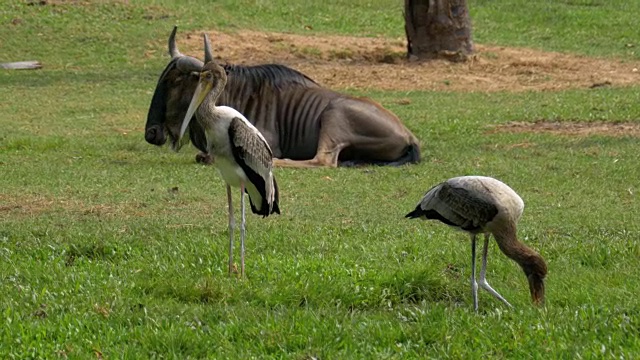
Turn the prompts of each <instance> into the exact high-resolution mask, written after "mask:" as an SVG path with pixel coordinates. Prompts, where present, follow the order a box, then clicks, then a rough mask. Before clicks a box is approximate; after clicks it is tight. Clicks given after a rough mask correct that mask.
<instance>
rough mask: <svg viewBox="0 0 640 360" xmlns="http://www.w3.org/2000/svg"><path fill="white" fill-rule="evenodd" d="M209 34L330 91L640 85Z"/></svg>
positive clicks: (561, 59) (387, 44)
mask: <svg viewBox="0 0 640 360" xmlns="http://www.w3.org/2000/svg"><path fill="white" fill-rule="evenodd" d="M207 33H208V34H209V36H210V38H211V41H212V45H213V51H214V56H216V58H218V59H219V60H220V61H222V62H228V63H233V64H244V65H252V64H261V63H280V64H285V65H288V66H291V67H293V68H295V69H298V70H300V71H302V72H303V73H305V74H307V75H309V76H310V77H312V78H313V79H315V80H316V81H318V82H319V83H321V84H323V85H325V86H327V87H330V88H334V89H349V88H353V89H365V90H370V89H380V90H401V91H410V90H437V91H447V90H449V91H528V90H534V91H548V90H563V89H568V88H592V87H603V86H630V85H638V84H640V61H622V60H615V59H598V58H590V57H585V56H577V55H569V54H561V53H553V52H543V51H538V50H532V49H524V48H507V47H500V46H486V45H476V50H477V54H476V55H475V56H474V57H473V58H472V60H471V61H468V62H466V63H449V62H447V61H432V62H426V63H420V62H411V61H409V60H407V59H405V53H406V40H405V39H404V38H397V39H390V38H362V37H348V36H325V35H313V36H303V35H294V34H284V33H273V32H256V31H238V32H235V33H223V32H219V31H207ZM201 34H202V31H197V32H192V33H182V34H181V33H178V38H177V42H178V47H179V48H180V49H181V51H182V52H183V53H185V54H190V55H192V56H196V57H198V58H200V59H202V57H203V50H202V35H201ZM165 51H166V50H165Z"/></svg>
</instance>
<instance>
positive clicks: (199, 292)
mask: <svg viewBox="0 0 640 360" xmlns="http://www.w3.org/2000/svg"><path fill="white" fill-rule="evenodd" d="M470 6H471V12H472V16H473V19H474V26H475V38H476V41H477V42H478V43H487V44H500V45H504V46H527V47H533V48H539V49H544V50H554V51H564V52H575V53H581V54H586V55H590V56H602V57H617V58H622V59H626V60H637V59H638V58H639V54H638V50H637V49H638V46H640V43H639V42H638V36H637V30H634V29H635V28H636V25H635V24H636V22H637V19H636V17H637V14H638V13H639V12H640V5H639V4H638V3H635V2H624V1H608V2H606V1H597V0H589V1H586V0H584V1H582V0H580V1H577V0H572V1H551V0H546V1H540V2H535V3H532V2H525V1H519V0H510V1H500V2H496V1H476V2H471V4H470ZM401 11H402V2H396V1H389V0H376V1H362V0H358V1H335V2H331V4H329V3H328V2H320V1H312V2H309V1H291V0H288V1H284V0H281V1H229V0H225V1H219V2H215V3H212V4H209V2H205V1H188V2H181V3H180V4H179V5H174V4H173V2H169V1H141V2H131V3H129V2H118V1H116V2H98V3H95V4H94V3H91V4H87V3H84V2H57V1H51V2H49V4H47V5H45V6H29V5H26V3H25V2H22V1H10V2H8V3H7V4H4V5H2V6H1V7H0V21H1V23H2V26H0V60H1V61H2V62H4V61H19V60H32V59H36V60H40V61H42V62H43V63H44V64H45V67H44V68H43V69H42V70H39V71H22V72H21V71H14V72H9V71H3V72H0V99H2V101H0V128H1V129H3V130H2V131H0V174H1V175H0V179H1V182H0V185H1V186H0V217H1V221H2V223H1V226H0V311H1V312H2V315H3V318H4V319H5V320H4V324H3V325H2V327H1V328H0V336H1V337H0V358H8V359H11V358H15V359H24V358H58V357H59V358H78V359H84V358H96V357H98V358H100V357H104V358H181V359H183V358H207V357H208V358H216V359H219V358H242V359H245V358H260V359H262V358H297V359H311V358H319V359H336V358H341V359H345V358H369V359H370V358H448V357H450V358H480V357H489V358H545V359H549V358H571V359H573V358H579V357H582V358H600V357H602V358H610V357H615V358H636V357H638V356H640V301H638V296H637V294H638V293H640V280H639V277H638V264H639V261H640V225H639V222H638V217H639V215H640V204H639V203H638V192H639V191H640V187H639V186H638V184H640V180H638V179H640V165H639V164H640V161H639V159H638V153H639V150H640V147H639V144H638V139H637V138H635V137H632V136H616V137H613V136H605V135H597V134H596V135H592V136H568V135H554V134H545V133H492V132H489V131H488V130H490V129H491V128H492V126H495V125H498V124H502V123H507V122H510V121H526V122H533V121H537V120H540V119H550V120H554V121H560V122H569V121H583V122H593V121H605V122H634V123H638V122H639V120H638V118H639V114H640V105H638V104H639V102H638V99H640V87H639V86H635V87H627V88H617V87H608V88H599V89H587V90H566V91H559V92H521V93H506V92H504V93H503V92H500V93H474V92H471V93H454V92H441V93H439V92H429V91H412V92H368V93H358V95H367V96H370V97H372V98H373V99H375V100H377V101H379V102H381V103H382V104H383V105H385V106H386V107H388V108H389V109H390V110H392V111H393V112H395V113H396V114H398V116H399V117H400V118H401V119H403V121H404V122H405V123H406V124H407V126H408V127H409V128H410V129H411V130H412V131H413V132H414V133H415V134H416V135H417V136H418V137H419V138H420V139H421V141H422V145H423V156H424V161H423V162H422V163H420V164H419V165H414V166H403V167H399V168H381V167H365V168H355V169H354V168H338V169H316V170H297V169H277V170H276V176H277V178H278V182H279V185H280V190H281V196H282V197H281V209H282V215H280V216H273V217H269V218H266V219H262V218H259V217H257V216H249V217H248V244H247V246H248V248H247V251H248V252H247V275H248V276H247V279H246V280H239V279H237V278H235V277H229V276H228V275H227V273H226V259H227V241H228V240H227V239H228V237H227V215H226V195H225V191H224V184H223V183H222V181H221V180H220V179H219V177H218V176H217V174H216V173H215V171H214V170H213V169H212V168H209V167H206V166H202V165H196V164H194V162H193V156H194V154H195V151H193V149H191V148H187V149H185V150H183V151H182V152H180V153H177V154H176V153H172V152H171V151H169V150H168V149H167V148H156V147H153V146H151V145H148V144H147V143H146V142H145V141H144V137H143V129H144V122H145V120H146V113H147V109H148V105H149V102H150V99H151V94H152V91H153V89H154V87H155V83H156V81H157V76H158V74H159V73H160V72H161V71H162V69H163V67H164V65H165V64H166V61H167V56H166V53H165V52H166V48H165V47H166V45H165V44H166V36H167V34H168V32H169V31H170V30H171V27H172V26H173V25H174V24H179V25H180V26H181V27H182V28H181V29H184V30H185V31H188V30H194V29H204V28H212V29H213V28H216V29H228V30H229V31H233V30H235V29H244V28H250V29H256V30H274V31H286V32H297V33H303V34H309V35H313V34H314V33H317V34H322V33H339V34H350V35H359V36H374V35H375V36H394V37H398V36H402V34H403V28H402V26H403V23H402V17H401ZM305 25H311V28H312V30H305ZM181 31H182V30H181ZM310 75H311V76H313V74H310ZM399 98H403V99H408V100H409V101H408V105H400V104H399V103H398V101H396V100H397V99H399ZM464 174H482V175H489V176H494V177H497V178H500V179H502V180H503V181H505V182H506V183H508V184H509V185H511V186H512V187H513V188H514V189H515V190H516V191H518V192H519V193H520V194H521V195H522V197H523V198H524V200H525V203H526V208H525V212H524V216H523V218H522V220H521V223H520V227H519V234H520V238H521V239H522V240H523V241H524V242H526V243H527V244H529V245H530V246H532V247H533V248H535V249H537V250H538V251H539V252H540V253H541V254H542V256H544V258H545V259H546V261H547V263H548V266H549V274H548V278H547V302H546V306H545V307H543V308H534V307H532V306H531V304H530V299H529V294H528V289H527V282H526V279H525V277H524V276H523V273H522V271H521V270H520V268H519V267H518V266H517V265H516V264H515V263H513V262H512V261H511V260H509V259H507V258H505V257H504V256H503V255H502V254H500V252H499V250H498V249H497V247H496V246H495V245H492V247H491V249H490V255H489V273H488V279H489V281H490V283H491V284H492V285H493V286H494V287H495V288H496V289H497V290H498V291H499V292H500V293H501V294H502V295H504V296H505V297H506V298H507V299H508V300H509V301H510V302H511V303H512V304H513V305H514V306H515V308H514V309H507V308H505V307H504V306H503V305H502V304H501V303H499V302H498V301H496V300H495V299H493V298H491V297H490V296H489V295H488V294H487V293H485V292H481V293H480V312H479V313H478V314H476V313H474V312H473V309H472V304H471V294H470V291H469V280H468V278H469V274H470V250H469V241H468V239H467V237H466V236H465V235H464V234H461V233H457V232H454V231H452V230H450V229H448V228H447V227H445V226H443V225H441V224H437V223H426V222H418V221H409V220H405V219H404V218H403V216H404V214H405V213H407V212H408V211H410V210H411V209H413V207H414V206H415V204H416V202H417V201H418V200H419V199H420V197H421V196H422V194H423V193H424V191H425V190H427V189H428V188H429V187H430V186H432V185H433V184H435V183H437V182H440V181H442V180H444V179H446V178H449V177H452V176H458V175H464ZM236 199H237V198H236ZM236 203H237V200H236Z"/></svg>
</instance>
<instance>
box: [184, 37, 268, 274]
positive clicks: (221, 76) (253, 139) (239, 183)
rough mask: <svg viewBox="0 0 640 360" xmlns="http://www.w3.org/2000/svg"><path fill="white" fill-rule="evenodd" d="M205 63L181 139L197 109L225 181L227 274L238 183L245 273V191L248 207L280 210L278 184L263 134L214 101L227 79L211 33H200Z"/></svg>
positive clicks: (256, 210)
mask: <svg viewBox="0 0 640 360" xmlns="http://www.w3.org/2000/svg"><path fill="white" fill-rule="evenodd" d="M204 48H205V65H204V67H203V68H202V70H201V71H200V79H199V81H198V86H197V88H196V90H195V93H194V94H193V98H192V99H191V103H190V104H189V109H188V110H187V114H186V115H185V117H184V120H183V122H182V128H181V129H180V138H182V137H183V135H184V133H185V131H186V130H187V128H188V126H189V122H190V121H191V118H192V117H193V114H194V113H195V114H196V119H197V121H198V123H199V124H200V125H201V126H202V128H203V129H204V130H205V135H206V139H207V148H208V151H209V154H212V155H213V157H214V165H215V166H216V168H217V169H218V171H219V172H220V175H221V176H222V178H223V179H224V181H225V182H226V183H227V201H228V204H229V273H231V272H232V269H233V230H234V228H235V219H234V217H233V206H232V200H231V199H232V196H231V186H234V187H239V188H240V208H241V212H242V221H241V223H240V264H241V265H240V269H241V270H240V274H241V277H244V238H245V210H244V208H245V204H244V193H245V192H246V193H248V194H249V203H250V204H251V211H253V213H254V214H259V215H262V216H263V217H265V216H269V215H270V214H272V213H278V214H279V213H280V208H279V207H278V185H277V183H276V179H275V177H274V176H273V173H272V171H271V170H272V167H273V155H272V152H271V149H270V148H269V144H268V143H267V141H266V140H265V139H264V137H263V136H262V134H260V132H259V131H258V129H256V128H255V127H254V126H253V125H251V123H250V122H249V121H248V120H247V119H246V118H245V117H244V116H243V115H242V114H241V113H240V112H238V111H237V110H235V109H233V108H230V107H228V106H216V100H217V99H218V96H220V93H221V92H222V90H223V89H224V87H225V85H226V83H227V75H226V73H225V70H224V69H223V68H222V67H221V66H219V65H217V64H216V63H215V62H214V61H213V55H212V53H211V46H210V45H209V38H208V36H207V35H206V34H205V35H204Z"/></svg>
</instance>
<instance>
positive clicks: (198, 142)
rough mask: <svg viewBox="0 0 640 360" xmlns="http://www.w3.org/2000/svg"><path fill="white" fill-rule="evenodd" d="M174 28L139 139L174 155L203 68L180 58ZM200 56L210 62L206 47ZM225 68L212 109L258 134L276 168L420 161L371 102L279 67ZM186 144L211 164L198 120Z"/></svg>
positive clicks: (403, 132)
mask: <svg viewBox="0 0 640 360" xmlns="http://www.w3.org/2000/svg"><path fill="white" fill-rule="evenodd" d="M176 30H177V27H174V28H173V31H172V32H171V36H169V54H170V55H171V61H170V62H169V65H167V67H166V68H165V69H164V71H163V72H162V75H161V76H160V80H158V85H157V86H156V90H155V93H154V94H153V99H152V100H151V106H150V107H149V113H148V115H147V124H146V126H145V139H146V141H147V142H149V143H150V144H154V145H163V144H164V143H165V142H166V140H167V139H166V135H165V133H166V134H167V135H168V136H169V138H170V139H171V146H172V148H173V149H175V150H176V151H177V150H179V149H180V147H181V146H182V145H183V143H178V139H179V136H178V135H179V132H180V125H181V123H182V119H183V118H184V116H185V115H186V112H187V108H188V107H189V101H190V100H191V97H192V96H193V93H194V91H195V88H196V85H197V82H198V77H197V74H198V72H199V71H200V70H201V69H202V67H203V65H204V64H203V63H202V62H201V61H200V60H198V59H196V58H193V57H190V56H186V55H183V54H182V53H180V51H179V50H178V48H177V46H176V42H175V35H176ZM205 51H206V52H207V53H208V55H211V58H213V55H212V54H211V48H207V49H205ZM223 67H224V69H225V71H226V72H227V76H228V82H227V86H226V88H225V90H224V92H223V93H222V94H221V96H220V97H219V99H218V102H217V104H218V105H226V106H230V107H232V108H235V109H236V110H238V111H239V112H241V113H242V114H244V115H245V116H246V118H247V119H249V121H251V122H252V123H253V124H254V125H255V126H256V128H258V130H260V132H261V133H262V135H263V136H264V137H265V139H266V140H267V142H268V143H269V145H270V147H271V149H272V151H273V156H274V158H275V159H274V165H276V166H290V167H317V166H328V167H335V166H338V165H342V166H348V165H359V164H378V165H401V164H405V163H417V162H418V161H420V147H419V145H418V140H417V139H416V137H415V136H414V135H413V134H412V133H411V132H410V131H409V130H408V129H407V128H406V127H405V126H404V125H403V124H402V122H400V120H399V119H398V118H397V117H396V116H395V115H394V114H393V113H391V112H390V111H388V110H387V109H385V108H383V107H382V106H381V105H379V104H378V103H376V102H374V101H372V100H370V99H367V98H356V97H352V96H349V95H344V94H340V93H338V92H335V91H333V90H329V89H326V88H323V87H321V86H320V85H319V84H318V83H316V82H315V81H313V80H311V79H310V78H309V77H307V76H305V75H304V74H302V73H300V72H298V71H296V70H293V69H291V68H288V67H286V66H283V65H275V64H268V65H257V66H239V65H223ZM185 139H190V140H191V142H192V143H193V145H195V147H197V148H198V149H199V150H200V151H202V153H201V154H199V155H198V156H197V157H196V159H197V160H198V161H203V162H210V161H211V160H212V159H211V158H210V156H209V155H208V154H206V149H207V146H206V145H207V144H206V137H205V135H204V130H203V129H202V127H201V126H200V125H199V124H198V122H197V121H192V122H191V123H190V125H189V137H188V138H187V137H185ZM187 141H188V140H187ZM185 142H186V141H185ZM213 161H215V159H214V160H213Z"/></svg>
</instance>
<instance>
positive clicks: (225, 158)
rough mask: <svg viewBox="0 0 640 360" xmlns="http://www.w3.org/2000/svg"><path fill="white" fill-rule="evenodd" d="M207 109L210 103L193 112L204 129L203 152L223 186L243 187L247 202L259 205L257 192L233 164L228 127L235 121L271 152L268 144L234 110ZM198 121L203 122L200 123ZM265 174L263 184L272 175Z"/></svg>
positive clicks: (228, 108) (223, 108) (242, 171)
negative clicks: (216, 171)
mask: <svg viewBox="0 0 640 360" xmlns="http://www.w3.org/2000/svg"><path fill="white" fill-rule="evenodd" d="M211 105H212V103H204V104H202V105H201V106H200V107H199V108H198V110H197V111H196V119H198V121H200V123H201V125H203V127H204V129H205V134H206V137H207V148H208V149H209V154H211V155H213V158H214V159H215V161H214V166H215V167H216V168H217V169H218V172H219V173H220V176H221V177H222V178H223V179H224V181H225V182H226V183H227V184H229V185H231V186H233V187H240V186H241V184H245V187H246V190H247V192H248V193H249V199H251V201H252V202H253V203H254V204H261V203H262V195H261V194H260V191H258V189H257V188H256V186H255V185H254V184H253V183H252V182H251V181H250V179H249V177H248V176H247V174H246V173H245V171H244V170H243V169H242V167H239V166H238V164H237V161H235V158H234V155H233V150H232V148H231V146H232V145H233V141H232V140H231V139H230V138H229V127H230V126H231V122H232V120H233V119H239V120H240V121H242V123H243V124H244V125H245V126H246V127H247V128H248V129H250V131H252V132H254V136H256V137H258V138H259V139H260V140H261V141H262V142H263V143H264V147H266V148H267V149H268V150H269V152H271V148H269V143H268V142H267V141H266V140H265V138H264V137H263V136H262V134H261V133H260V131H258V129H257V128H256V127H255V126H253V125H252V124H251V122H249V120H247V118H245V117H244V115H242V114H241V113H240V112H239V111H237V110H236V109H234V108H232V107H228V106H211ZM200 119H207V120H205V121H202V120H200ZM236 121H237V120H236ZM265 170H267V171H266V172H267V175H266V176H267V177H268V179H267V181H266V182H267V183H269V182H272V179H273V173H272V171H271V169H265ZM269 190H270V188H267V196H270V195H273V194H270V193H272V191H269ZM271 201H273V200H271Z"/></svg>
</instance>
